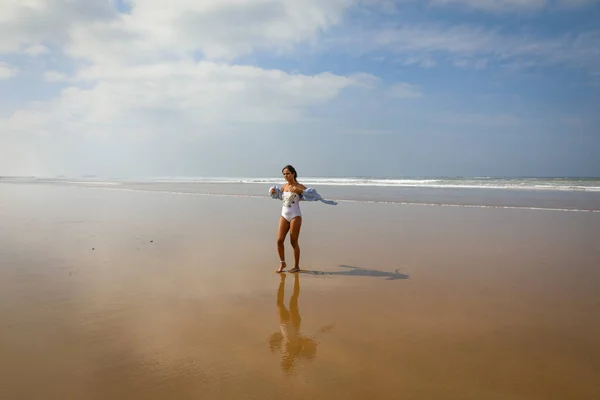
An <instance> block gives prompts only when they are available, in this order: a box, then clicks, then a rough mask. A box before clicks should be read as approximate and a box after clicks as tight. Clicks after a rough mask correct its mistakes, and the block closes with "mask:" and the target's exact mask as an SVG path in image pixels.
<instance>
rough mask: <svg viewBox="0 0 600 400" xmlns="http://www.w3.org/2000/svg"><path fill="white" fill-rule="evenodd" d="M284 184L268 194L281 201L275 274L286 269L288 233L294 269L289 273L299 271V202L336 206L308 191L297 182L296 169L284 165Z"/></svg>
mask: <svg viewBox="0 0 600 400" xmlns="http://www.w3.org/2000/svg"><path fill="white" fill-rule="evenodd" d="M281 172H282V173H283V177H284V178H285V180H286V182H287V183H286V184H285V185H283V186H282V187H281V188H279V187H278V186H273V187H271V188H270V189H269V194H270V196H271V198H273V199H279V200H283V207H282V210H281V217H280V218H279V230H278V231H277V252H278V253H279V260H280V263H281V265H280V266H279V269H278V270H277V272H283V270H284V269H285V268H286V267H287V264H286V262H285V246H284V242H285V237H286V236H287V234H288V232H290V241H291V244H292V248H293V249H294V268H292V269H291V270H290V272H298V271H300V247H299V246H298V237H299V236H300V228H301V227H302V212H301V211H300V201H301V200H304V201H321V202H323V203H326V204H332V205H335V204H337V203H336V202H333V201H329V200H324V199H323V198H321V196H320V195H319V194H318V193H317V191H316V190H314V189H309V188H307V187H306V186H304V185H302V184H301V183H299V182H298V180H297V178H298V174H297V173H296V169H294V167H292V166H291V165H286V166H285V167H283V169H282V170H281Z"/></svg>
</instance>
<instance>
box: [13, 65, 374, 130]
mask: <svg viewBox="0 0 600 400" xmlns="http://www.w3.org/2000/svg"><path fill="white" fill-rule="evenodd" d="M75 79H77V80H83V81H86V82H88V85H89V83H91V82H93V86H92V87H91V88H89V89H84V88H80V87H75V86H73V87H69V88H67V89H65V90H64V91H63V92H62V93H61V96H60V97H59V98H57V99H55V100H53V101H50V102H37V103H33V104H31V105H30V106H29V107H27V108H26V109H22V110H20V111H18V112H16V113H14V114H13V115H12V116H11V118H10V119H9V120H8V122H7V125H6V126H5V127H4V129H6V130H9V131H12V132H37V133H48V134H52V133H58V132H78V131H79V132H81V130H82V129H85V130H86V131H87V132H88V133H113V134H114V133H116V132H123V131H127V130H130V129H131V124H132V123H133V124H135V126H136V127H137V128H139V129H140V130H142V131H144V130H146V131H156V129H162V128H161V127H155V126H154V121H155V118H156V116H157V115H161V114H162V116H163V117H166V120H168V121H171V122H174V123H176V124H177V125H178V126H199V125H203V126H206V125H213V126H214V125H218V124H227V123H231V122H234V123H235V122H277V121H280V122H281V121H293V120H298V119H300V118H303V117H304V116H305V115H306V112H307V111H308V110H309V109H310V108H312V107H316V106H319V105H321V104H323V103H325V102H327V101H329V100H332V99H333V98H335V97H336V96H337V95H338V94H339V93H340V91H341V90H343V89H345V88H349V87H352V86H358V87H364V86H369V85H370V84H371V82H373V81H374V80H375V78H374V77H372V76H369V75H364V74H363V75H357V76H350V77H344V76H338V75H333V74H330V73H322V74H318V75H315V76H308V75H293V74H288V73H285V72H283V71H279V70H265V69H260V68H256V67H251V66H232V65H227V64H219V63H213V62H208V61H202V62H198V63H192V62H174V63H162V64H153V65H148V66H129V67H119V66H113V67H107V66H92V67H89V68H87V69H85V70H81V71H80V72H79V74H78V75H77V76H76V78H75ZM92 129H93V130H94V132H92V131H91V130H92ZM200 133H201V132H196V134H200Z"/></svg>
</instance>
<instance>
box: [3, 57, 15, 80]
mask: <svg viewBox="0 0 600 400" xmlns="http://www.w3.org/2000/svg"><path fill="white" fill-rule="evenodd" d="M18 72H19V70H18V69H17V68H15V67H11V66H10V65H9V64H7V63H5V62H3V61H0V80H3V79H10V78H12V77H14V76H16V75H17V73H18Z"/></svg>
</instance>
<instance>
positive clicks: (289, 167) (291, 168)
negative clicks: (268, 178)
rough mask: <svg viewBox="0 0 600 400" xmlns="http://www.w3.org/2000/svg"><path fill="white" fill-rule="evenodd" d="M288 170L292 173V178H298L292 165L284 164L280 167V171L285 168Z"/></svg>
mask: <svg viewBox="0 0 600 400" xmlns="http://www.w3.org/2000/svg"><path fill="white" fill-rule="evenodd" d="M286 169H287V170H288V171H290V172H291V173H292V174H294V180H295V181H297V180H298V174H297V173H296V169H295V168H294V167H292V166H291V165H286V166H285V167H283V168H282V169H281V172H282V173H283V171H285V170H286Z"/></svg>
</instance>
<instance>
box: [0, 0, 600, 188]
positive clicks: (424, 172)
mask: <svg viewBox="0 0 600 400" xmlns="http://www.w3.org/2000/svg"><path fill="white" fill-rule="evenodd" d="M288 163H291V164H292V165H294V166H295V167H296V169H297V170H298V173H299V175H300V176H311V177H318V176H378V177H417V176H418V177H423V176H543V177H546V176H600V0H422V1H421V0H170V1H168V2H166V1H164V0H19V1H16V0H2V1H0V175H36V176H56V175H67V176H80V175H98V176H106V177H167V176H171V177H175V176H178V177H183V176H204V177H207V176H215V177H225V176H239V177H272V176H278V175H279V174H280V171H281V168H282V167H283V166H284V165H286V164H288Z"/></svg>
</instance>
